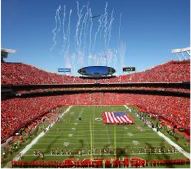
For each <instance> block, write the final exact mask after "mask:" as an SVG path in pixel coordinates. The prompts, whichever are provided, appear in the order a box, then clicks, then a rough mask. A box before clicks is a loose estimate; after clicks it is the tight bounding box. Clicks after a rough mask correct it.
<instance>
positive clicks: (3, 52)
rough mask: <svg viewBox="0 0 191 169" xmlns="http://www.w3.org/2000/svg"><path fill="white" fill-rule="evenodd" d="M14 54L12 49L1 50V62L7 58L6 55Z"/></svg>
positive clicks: (14, 51)
mask: <svg viewBox="0 0 191 169" xmlns="http://www.w3.org/2000/svg"><path fill="white" fill-rule="evenodd" d="M13 53H16V50H14V49H7V48H1V62H4V60H3V59H5V58H8V54H13Z"/></svg>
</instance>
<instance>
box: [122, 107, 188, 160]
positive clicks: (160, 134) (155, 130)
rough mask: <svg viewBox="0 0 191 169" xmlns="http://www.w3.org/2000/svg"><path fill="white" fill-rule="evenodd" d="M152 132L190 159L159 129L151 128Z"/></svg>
mask: <svg viewBox="0 0 191 169" xmlns="http://www.w3.org/2000/svg"><path fill="white" fill-rule="evenodd" d="M124 107H125V108H127V109H129V108H128V107H127V106H126V105H124ZM152 130H153V131H154V132H156V133H157V134H158V135H159V136H160V137H162V138H163V139H164V140H165V141H166V142H168V143H169V144H170V145H172V146H174V147H175V148H176V149H177V150H178V151H179V152H180V153H182V154H183V155H184V156H185V157H187V158H189V159H190V153H187V152H186V151H184V150H183V149H182V148H181V147H180V146H179V145H177V144H176V143H174V142H173V141H172V140H171V139H169V138H168V137H167V136H165V135H164V134H163V133H161V132H160V131H158V132H157V129H156V128H152Z"/></svg>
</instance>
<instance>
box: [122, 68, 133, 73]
mask: <svg viewBox="0 0 191 169" xmlns="http://www.w3.org/2000/svg"><path fill="white" fill-rule="evenodd" d="M130 71H135V67H123V72H130Z"/></svg>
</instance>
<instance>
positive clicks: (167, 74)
mask: <svg viewBox="0 0 191 169" xmlns="http://www.w3.org/2000/svg"><path fill="white" fill-rule="evenodd" d="M179 81H190V60H185V61H170V62H167V63H165V64H162V65H158V66H156V67H154V68H151V69H149V70H146V71H142V72H136V73H133V74H127V75H122V76H116V77H113V78H108V79H107V78H106V79H98V80H95V79H83V78H80V77H77V76H76V77H75V76H69V75H60V74H56V73H51V72H46V71H43V70H40V69H38V68H35V67H33V66H30V65H26V64H22V63H6V62H1V84H2V85H8V84H9V85H10V84H13V85H27V84H63V83H68V84H71V83H126V82H179Z"/></svg>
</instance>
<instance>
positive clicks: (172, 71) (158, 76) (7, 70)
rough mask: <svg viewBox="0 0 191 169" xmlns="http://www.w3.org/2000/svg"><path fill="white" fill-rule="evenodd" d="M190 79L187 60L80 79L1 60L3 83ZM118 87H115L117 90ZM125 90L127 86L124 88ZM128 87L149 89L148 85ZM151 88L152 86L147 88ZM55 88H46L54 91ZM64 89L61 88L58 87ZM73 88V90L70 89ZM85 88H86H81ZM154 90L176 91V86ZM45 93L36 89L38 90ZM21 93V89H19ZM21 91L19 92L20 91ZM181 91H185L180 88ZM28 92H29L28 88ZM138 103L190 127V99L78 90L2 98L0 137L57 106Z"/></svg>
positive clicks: (5, 137) (174, 122)
mask: <svg viewBox="0 0 191 169" xmlns="http://www.w3.org/2000/svg"><path fill="white" fill-rule="evenodd" d="M179 81H187V82H188V81H190V60H186V61H171V62H168V63H165V64H163V65H159V66H156V67H154V68H151V69H150V70H146V71H143V72H137V73H134V74H128V75H123V76H117V77H115V78H108V79H100V80H95V79H82V78H79V77H74V76H68V75H59V74H56V73H50V72H45V71H43V70H40V69H37V68H35V67H32V66H30V65H26V64H22V63H5V62H2V63H1V84H2V85H10V84H12V85H27V84H30V85H31V84H62V83H68V84H71V83H126V82H179ZM117 89H118V88H116V91H117ZM126 89H128V88H126ZM129 89H133V90H137V89H139V90H140V89H144V90H148V88H147V87H142V88H138V87H137V88H136V87H131V88H129ZM149 89H151V90H152V88H149ZM154 89H155V88H153V90H154ZM56 90H57V89H45V91H53V92H54V91H56ZM59 90H63V89H59ZM71 90H75V89H71ZM84 90H87V89H84ZM157 90H164V91H168V90H170V91H176V90H177V89H167V88H166V89H163V88H157ZM39 91H40V92H41V91H42V92H44V89H38V90H37V92H39ZM22 92H23V91H22ZM22 92H21V93H22ZM180 92H186V93H188V91H187V90H185V89H181V90H180ZM29 93H30V91H29ZM127 103H129V104H132V105H134V106H138V107H139V108H141V109H143V110H144V111H146V112H148V113H155V114H158V115H160V117H162V118H164V119H166V120H169V121H170V122H172V123H173V124H176V125H177V126H178V127H182V128H185V129H188V128H190V99H189V98H181V97H172V96H157V95H141V94H126V93H108V92H105V93H104V92H101V91H100V92H97V93H93V92H92V93H78V94H70V95H69V94H68V95H62V96H47V97H36V98H26V99H19V98H18V99H10V100H4V101H1V139H2V141H4V140H6V139H7V138H9V137H10V136H12V135H13V134H14V133H15V131H17V130H18V129H20V128H21V127H23V126H25V125H26V124H27V123H29V122H31V121H33V120H35V119H36V118H38V117H39V116H42V115H43V114H45V113H47V111H51V110H52V109H55V108H56V107H60V106H65V105H124V104H127Z"/></svg>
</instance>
